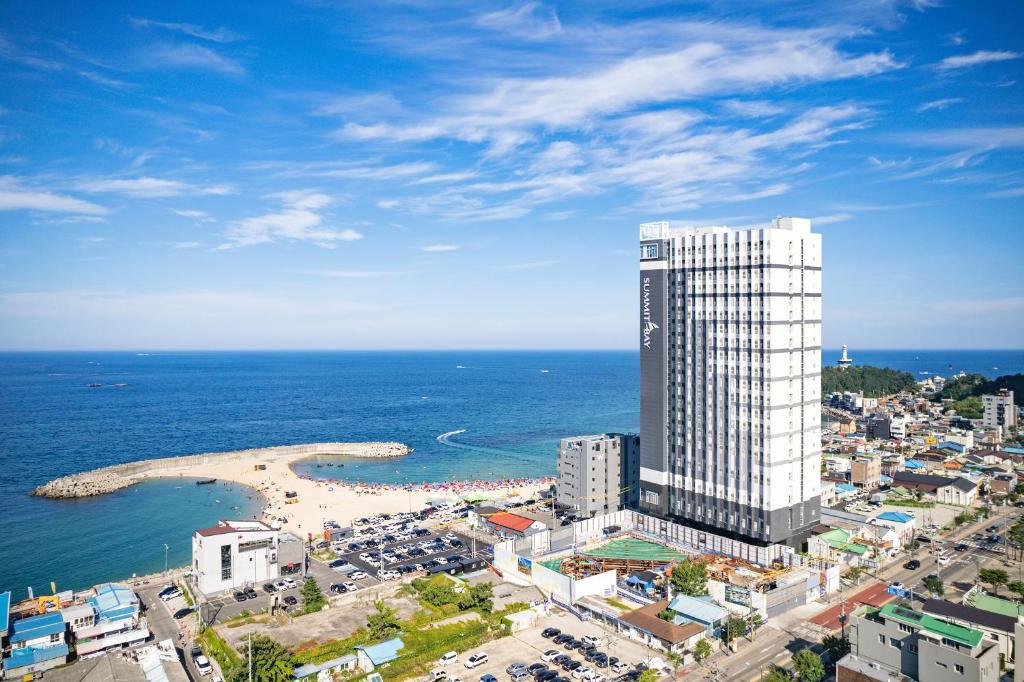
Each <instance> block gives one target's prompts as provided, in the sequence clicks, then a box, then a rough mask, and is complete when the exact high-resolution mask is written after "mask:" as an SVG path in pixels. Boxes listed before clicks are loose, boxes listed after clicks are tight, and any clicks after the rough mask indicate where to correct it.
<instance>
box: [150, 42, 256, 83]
mask: <svg viewBox="0 0 1024 682" xmlns="http://www.w3.org/2000/svg"><path fill="white" fill-rule="evenodd" d="M142 63H143V65H144V66H147V67H148V66H155V67H157V68H161V67H168V68H174V69H200V70H203V71H214V72H216V73H221V74H224V75H227V76H240V75H242V74H244V73H245V67H243V66H242V65H241V64H239V63H238V62H237V61H235V60H233V59H231V58H229V57H225V56H224V55H222V54H220V53H218V52H214V51H213V50H211V49H210V48H208V47H203V46H202V45H193V44H191V43H176V44H169V45H156V46H153V47H151V48H149V49H148V50H147V51H146V52H145V53H144V54H143V55H142Z"/></svg>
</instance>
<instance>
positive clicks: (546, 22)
mask: <svg viewBox="0 0 1024 682" xmlns="http://www.w3.org/2000/svg"><path fill="white" fill-rule="evenodd" d="M476 23H477V25H479V26H482V27H484V28H487V29H491V30H494V31H500V32H502V33H508V34H509V35H512V36H515V37H517V38H525V39H527V40H544V39H546V38H550V37H552V36H555V35H558V34H559V33H561V32H562V23H561V22H560V21H559V20H558V13H557V12H556V11H555V10H554V9H553V8H549V7H544V6H543V5H541V3H539V2H523V3H520V4H518V5H513V6H512V7H509V8H508V9H503V10H497V11H495V12H488V13H487V14H481V15H480V16H478V17H477V18H476Z"/></svg>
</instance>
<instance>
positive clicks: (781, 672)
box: [764, 666, 793, 682]
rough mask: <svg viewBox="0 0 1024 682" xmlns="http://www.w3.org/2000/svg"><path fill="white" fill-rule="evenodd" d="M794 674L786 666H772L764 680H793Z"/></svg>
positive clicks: (775, 681)
mask: <svg viewBox="0 0 1024 682" xmlns="http://www.w3.org/2000/svg"><path fill="white" fill-rule="evenodd" d="M792 679H793V675H792V674H791V673H790V672H789V671H788V670H786V669H785V668H780V667H778V666H772V667H771V668H770V669H769V670H768V672H766V673H765V675H764V682H791V680H792Z"/></svg>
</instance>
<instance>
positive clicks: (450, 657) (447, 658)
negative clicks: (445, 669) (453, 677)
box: [437, 651, 459, 665]
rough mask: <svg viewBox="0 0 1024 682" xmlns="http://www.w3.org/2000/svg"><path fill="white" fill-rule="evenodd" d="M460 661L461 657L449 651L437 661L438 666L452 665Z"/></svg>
mask: <svg viewBox="0 0 1024 682" xmlns="http://www.w3.org/2000/svg"><path fill="white" fill-rule="evenodd" d="M457 660H459V655H458V654H457V653H455V652H454V651H449V652H448V653H446V654H445V655H444V656H442V657H441V658H439V659H437V664H438V665H451V664H452V663H454V662H455V661H457Z"/></svg>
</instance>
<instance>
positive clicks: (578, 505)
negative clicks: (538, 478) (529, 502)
mask: <svg viewBox="0 0 1024 682" xmlns="http://www.w3.org/2000/svg"><path fill="white" fill-rule="evenodd" d="M639 448H640V444H639V439H638V438H637V436H636V435H635V434H621V433H602V434H598V435H594V436H576V437H575V438H563V439H562V440H561V442H560V443H559V446H558V465H557V471H558V483H557V485H556V489H557V496H556V498H555V501H556V502H558V504H560V505H564V506H566V507H568V508H570V509H573V510H575V511H576V513H577V514H579V515H580V516H593V515H594V514H605V513H607V512H613V511H616V510H618V509H622V508H623V507H624V506H627V505H630V504H635V501H636V499H637V498H638V497H639V491H638V490H637V486H638V483H639V481H638V480H636V479H637V477H638V476H639V473H640V467H639V464H638V462H637V457H638V456H639Z"/></svg>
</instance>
